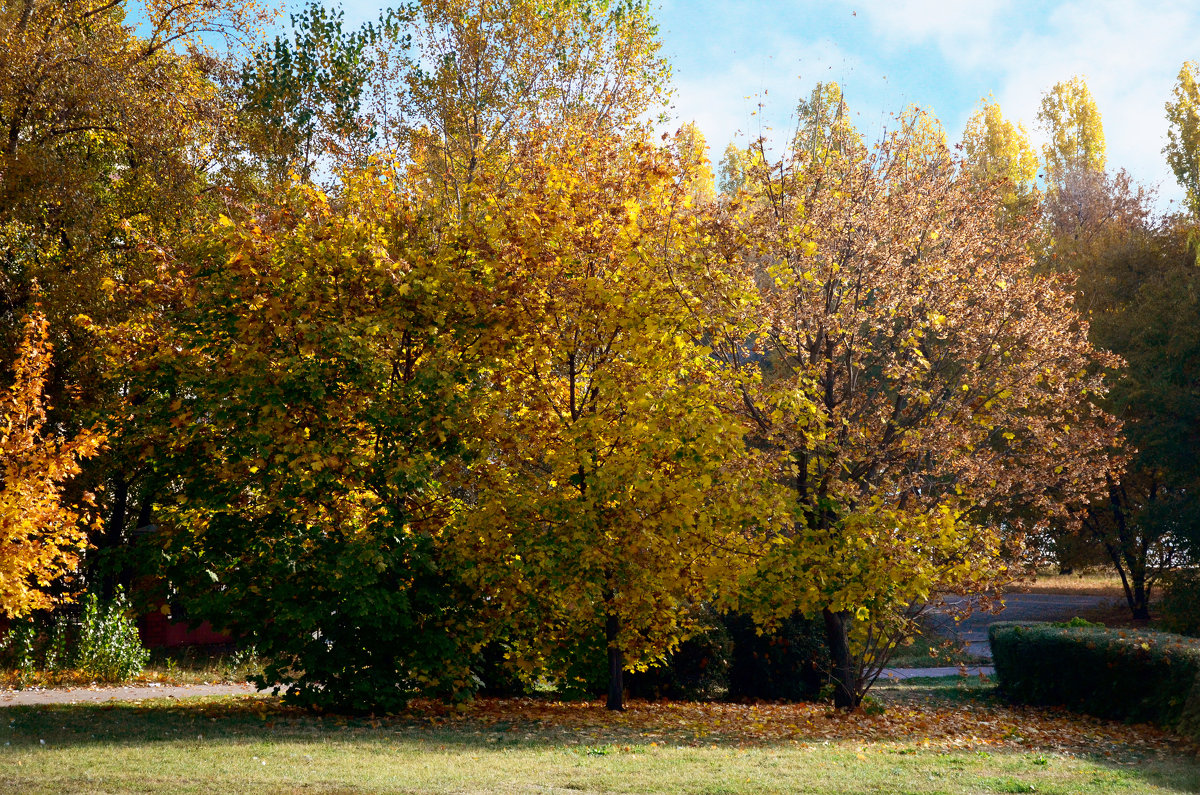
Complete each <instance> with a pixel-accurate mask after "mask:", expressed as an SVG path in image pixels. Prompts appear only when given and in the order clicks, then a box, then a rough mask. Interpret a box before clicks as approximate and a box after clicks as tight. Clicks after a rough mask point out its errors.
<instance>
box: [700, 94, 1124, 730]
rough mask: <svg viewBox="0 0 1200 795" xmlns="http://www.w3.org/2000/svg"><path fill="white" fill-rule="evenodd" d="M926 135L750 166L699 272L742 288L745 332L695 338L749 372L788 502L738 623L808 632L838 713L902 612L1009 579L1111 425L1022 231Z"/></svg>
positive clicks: (1091, 354) (758, 426)
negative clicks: (786, 617)
mask: <svg viewBox="0 0 1200 795" xmlns="http://www.w3.org/2000/svg"><path fill="white" fill-rule="evenodd" d="M938 129H939V125H937V124H935V123H934V122H933V121H932V120H930V119H928V118H926V117H925V116H924V114H922V113H920V112H919V111H909V112H908V113H907V114H905V115H904V116H903V117H902V118H901V119H900V120H899V123H898V125H897V130H896V131H894V132H893V133H892V134H890V135H888V136H886V137H885V138H884V139H883V140H882V141H881V142H880V143H879V144H878V145H877V146H875V147H874V148H873V149H870V150H868V149H867V148H866V147H864V146H862V145H861V144H859V145H855V146H849V147H846V148H845V149H844V150H843V151H841V152H826V153H825V156H824V157H822V158H813V157H812V156H811V155H810V154H809V153H808V152H807V151H804V150H798V151H793V152H791V153H789V155H788V156H787V157H786V158H785V159H784V160H783V161H782V162H780V163H775V164H772V165H771V167H770V168H769V169H768V168H761V169H758V170H757V171H755V172H754V178H753V179H752V180H751V181H750V182H749V183H748V187H747V189H745V190H744V191H743V192H742V193H741V194H740V196H739V200H738V201H737V202H736V203H735V204H736V207H732V206H731V208H730V216H729V219H728V229H729V232H728V234H729V235H730V237H728V238H721V237H719V236H718V237H715V238H714V240H725V242H724V243H721V244H718V245H716V248H715V249H714V250H713V252H712V254H711V255H710V256H712V259H711V268H712V270H713V272H718V273H724V274H725V275H724V276H722V277H721V278H722V279H723V280H724V282H723V283H728V282H730V281H731V280H733V281H740V283H752V284H754V285H756V286H757V289H758V293H759V298H758V302H757V304H756V306H755V308H754V309H753V310H752V311H747V310H744V309H743V310H741V312H742V315H743V316H747V315H748V316H751V317H752V318H753V319H754V321H755V323H756V331H755V333H754V334H753V335H752V336H745V335H744V332H743V331H742V329H741V327H740V325H735V326H733V327H732V328H733V329H735V332H734V333H722V331H721V329H720V327H718V328H716V329H714V330H713V331H711V332H710V333H711V334H712V335H713V337H714V343H713V347H714V351H715V352H716V353H717V354H718V355H719V356H721V357H722V358H723V360H724V361H726V362H727V363H729V365H730V366H731V367H733V368H735V369H737V370H740V371H743V372H744V371H746V370H747V369H749V370H753V369H756V368H761V369H763V370H764V373H763V377H762V380H761V385H760V386H756V385H755V382H754V381H753V379H751V378H746V379H745V380H743V382H742V384H743V386H742V388H741V403H742V407H743V410H744V412H745V414H746V416H747V417H748V418H749V419H750V420H751V421H752V422H753V424H754V427H755V434H756V436H757V437H758V438H759V439H760V440H761V442H760V443H761V444H763V445H764V446H765V447H767V448H768V449H770V450H772V451H773V452H774V454H775V456H776V461H777V465H778V473H779V478H780V482H782V483H783V484H786V486H787V488H788V489H789V492H790V494H791V497H790V501H791V504H792V505H793V506H794V522H793V524H792V525H791V526H790V527H789V528H787V529H786V530H784V531H783V532H781V533H779V534H778V535H777V536H775V537H773V538H771V542H772V543H771V545H770V547H769V552H768V553H767V554H766V555H765V556H764V558H763V559H762V561H761V564H760V566H759V569H758V573H757V574H756V576H755V579H754V580H753V581H751V582H749V583H747V588H748V590H749V592H750V593H751V594H753V595H754V596H756V597H757V599H752V601H753V602H755V603H756V604H757V607H756V611H757V612H758V613H759V614H766V615H770V613H771V611H776V615H781V614H786V613H787V612H789V611H790V610H793V609H796V608H797V607H798V608H800V609H801V610H802V611H803V612H806V613H808V614H810V615H819V616H821V617H822V618H823V620H824V622H825V626H826V631H827V632H826V634H827V639H828V645H829V649H830V652H831V655H832V657H833V661H834V670H833V672H832V679H833V682H834V685H835V688H836V690H835V700H836V703H837V704H838V705H839V706H842V707H852V706H855V705H856V704H858V703H859V701H860V699H861V698H862V695H863V693H864V692H865V690H866V688H868V687H869V686H870V683H871V681H872V680H873V678H874V676H875V675H877V673H878V670H879V667H878V666H879V665H881V664H882V663H881V662H880V660H881V659H886V654H887V652H888V648H889V646H890V645H891V644H893V643H895V642H896V638H897V637H898V636H899V635H900V634H902V632H903V631H904V630H906V629H908V628H907V627H906V626H905V621H906V618H907V617H908V614H906V610H907V608H908V606H910V605H912V604H913V603H919V602H923V601H925V600H927V599H929V598H930V597H932V596H933V595H935V594H938V593H945V592H959V593H978V592H981V591H987V590H988V589H991V588H994V587H995V586H996V585H997V584H999V583H1001V582H1004V581H1006V580H1008V579H1011V578H1012V577H1013V576H1014V574H1015V572H1014V571H1012V569H1011V567H1012V566H1013V565H1014V561H1015V556H1016V555H1017V554H1018V551H1019V549H1020V547H1021V539H1022V533H1023V532H1025V531H1029V530H1032V529H1033V528H1034V527H1035V526H1036V525H1037V524H1038V523H1040V522H1043V521H1045V518H1046V517H1049V516H1054V515H1061V514H1062V513H1063V512H1064V510H1065V508H1066V506H1068V505H1071V504H1072V503H1077V502H1078V501H1079V500H1081V499H1083V498H1084V497H1086V496H1087V495H1089V494H1091V493H1092V492H1093V491H1094V490H1095V489H1097V488H1098V486H1099V483H1100V481H1101V478H1102V476H1103V456H1102V452H1103V448H1104V444H1105V443H1106V442H1107V441H1109V440H1110V439H1111V438H1112V435H1113V431H1114V425H1115V423H1114V422H1113V421H1112V420H1111V419H1110V418H1109V417H1107V416H1106V415H1104V414H1103V413H1102V412H1099V411H1098V410H1096V409H1095V408H1094V407H1093V406H1092V405H1091V403H1090V402H1089V401H1088V397H1087V396H1088V395H1089V394H1093V393H1102V392H1103V391H1104V389H1105V387H1104V385H1103V382H1102V380H1101V376H1100V375H1099V373H1098V372H1097V371H1096V367H1097V365H1098V364H1100V363H1102V362H1105V361H1107V360H1106V359H1105V358H1104V357H1103V356H1101V355H1100V354H1098V353H1097V352H1096V351H1095V350H1094V349H1093V348H1092V346H1091V345H1090V344H1089V343H1088V341H1087V339H1086V332H1085V324H1083V323H1082V322H1081V320H1080V318H1079V316H1078V314H1077V312H1076V310H1075V307H1074V303H1073V298H1072V295H1071V293H1070V291H1069V290H1068V289H1067V285H1066V283H1065V282H1064V281H1063V280H1061V279H1059V278H1058V277H1055V276H1046V275H1038V274H1035V273H1034V271H1033V264H1034V263H1033V261H1032V259H1031V255H1030V253H1029V248H1028V246H1027V241H1028V239H1029V237H1030V235H1032V234H1033V233H1034V230H1033V229H1032V227H1031V226H1030V221H1028V220H1026V221H1025V222H1023V223H1022V222H1019V221H1014V222H1012V223H1003V222H1002V221H1001V214H1000V213H999V212H998V211H997V210H998V201H999V200H998V198H997V197H996V196H995V194H992V193H987V192H985V193H981V192H979V191H978V190H977V189H976V185H975V182H974V177H973V176H972V175H971V174H970V173H969V172H968V171H967V170H965V169H964V168H963V167H962V165H961V164H960V163H958V162H956V161H955V159H954V158H953V157H952V156H951V154H950V153H949V151H948V150H947V149H946V147H945V144H944V141H939V137H938V135H937V134H936V133H937V131H938ZM739 239H742V240H748V241H751V242H749V243H748V244H745V245H741V246H739V245H738V244H737V240H739ZM738 274H740V277H739V276H738ZM720 286H721V285H720V284H717V285H715V287H714V290H713V292H714V293H719V290H718V289H716V288H718V287H720ZM711 300H717V303H718V304H719V303H722V302H721V301H719V299H711ZM725 315H726V316H727V315H728V310H726V312H725ZM997 517H1003V519H1002V521H997V520H996V519H997Z"/></svg>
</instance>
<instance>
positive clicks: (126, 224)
mask: <svg viewBox="0 0 1200 795" xmlns="http://www.w3.org/2000/svg"><path fill="white" fill-rule="evenodd" d="M135 13H136V14H138V17H139V19H141V20H142V24H141V25H140V26H138V27H137V28H136V32H135V27H134V26H133V25H132V24H131V22H132V20H133V15H134V14H135ZM272 16H273V12H270V11H269V10H267V9H264V8H263V7H261V6H260V5H259V4H258V3H256V2H253V0H228V1H226V0H220V1H219V2H193V1H192V0H187V1H185V2H169V3H167V2H160V1H159V0H150V1H149V2H146V3H141V4H136V5H134V4H131V3H128V2H108V1H107V0H70V1H69V2H61V1H60V0H17V2H7V3H3V4H0V32H2V33H0V35H2V37H3V40H4V46H3V47H2V48H0V338H3V344H4V345H5V346H6V347H13V346H15V345H16V338H17V337H18V336H19V335H20V333H21V331H20V328H21V321H20V318H21V317H22V316H23V315H24V314H26V313H28V312H29V311H31V309H32V303H33V301H34V300H35V299H34V298H33V285H34V284H35V282H36V284H37V285H38V289H39V295H38V298H37V299H36V300H37V301H38V302H39V303H40V305H41V310H42V311H43V312H44V314H45V317H46V319H47V321H48V323H49V331H48V334H49V335H50V339H51V340H52V341H53V345H54V350H55V358H54V362H53V366H52V368H51V370H50V371H49V373H48V380H47V384H46V393H47V396H48V400H49V405H50V406H52V409H51V414H50V419H51V421H52V422H53V423H54V424H56V425H59V426H60V427H62V428H65V429H68V430H71V431H78V430H81V429H83V428H86V427H90V426H91V425H92V423H93V422H96V421H103V422H104V423H105V424H106V425H107V426H108V430H109V431H110V432H111V434H110V435H111V436H112V441H111V442H110V444H109V445H108V446H107V448H106V450H105V451H104V452H103V453H102V454H101V455H99V456H96V457H94V458H93V459H91V460H90V461H89V462H88V463H87V464H86V465H85V472H84V473H83V475H82V476H81V481H82V482H86V483H87V484H89V486H90V487H93V488H96V491H97V494H98V495H99V497H100V498H101V500H102V503H103V504H102V506H101V507H102V509H103V511H104V513H105V515H106V521H105V524H104V525H103V527H102V529H100V530H98V531H96V532H94V533H93V534H92V540H93V542H94V543H95V544H96V546H97V547H99V548H100V550H103V549H104V548H110V547H119V546H121V545H122V544H123V543H124V542H125V540H127V538H128V533H129V530H130V525H131V524H133V523H134V522H135V521H137V520H138V518H139V517H142V518H145V516H146V515H147V513H148V511H149V510H150V505H151V502H152V499H153V491H154V487H153V484H152V481H153V480H154V476H153V473H152V472H151V470H150V468H149V467H147V466H146V464H145V462H144V461H140V460H139V459H138V457H137V456H136V454H133V453H131V452H130V451H129V450H128V449H127V448H126V447H125V446H124V445H123V444H122V443H121V442H119V441H118V439H119V438H120V436H119V434H118V433H117V431H118V430H119V426H120V425H121V420H120V418H122V417H124V416H126V412H125V409H127V408H128V407H127V406H125V405H124V400H125V395H126V394H127V392H126V391H125V389H124V388H125V386H127V385H124V384H120V383H117V382H115V381H113V380H112V379H111V378H110V374H111V372H112V370H111V366H112V365H113V364H114V363H115V362H117V361H118V360H120V359H121V358H122V357H123V356H124V355H125V353H124V352H123V351H122V350H121V349H120V347H119V346H117V347H113V346H110V345H108V344H107V341H106V338H105V337H104V334H103V333H104V332H105V331H106V330H107V329H110V328H112V327H113V326H114V325H116V324H119V323H120V322H122V321H124V320H126V319H127V318H129V317H130V316H131V315H132V314H137V313H140V312H143V311H145V310H146V309H147V307H146V306H145V305H143V304H139V303H137V302H129V301H124V300H122V297H121V296H122V295H123V294H119V293H118V292H116V291H114V289H113V288H115V287H120V286H123V285H130V284H137V283H139V282H141V281H143V280H146V279H151V280H152V279H154V278H155V271H154V268H153V266H152V264H149V263H150V260H149V259H148V258H145V257H143V256H142V251H141V249H142V247H143V246H150V247H152V246H153V245H159V244H162V243H163V242H165V241H167V240H168V239H169V238H170V237H171V236H172V235H173V234H175V233H176V232H177V231H178V230H180V229H181V228H184V227H186V226H187V224H188V223H189V222H190V220H191V219H192V218H194V217H195V216H196V214H197V211H198V209H199V208H200V207H201V206H203V205H204V204H205V203H207V202H210V201H211V200H212V199H213V197H214V196H215V195H216V194H215V193H213V192H210V191H209V188H210V187H211V186H210V185H209V184H208V183H207V176H208V171H209V166H210V165H212V161H213V158H214V157H215V152H214V142H215V140H216V138H217V130H219V129H220V127H221V126H222V124H223V122H224V115H223V113H222V106H221V103H220V102H219V99H218V96H217V91H216V87H215V86H214V85H213V83H212V82H211V80H210V79H209V75H210V73H211V71H212V69H213V68H214V66H215V64H216V63H217V59H216V56H215V55H214V54H213V51H212V50H211V49H210V46H209V45H212V44H216V43H217V42H220V41H222V40H224V41H225V42H226V43H227V44H230V45H232V44H234V43H236V42H238V41H241V40H244V39H245V38H247V37H249V36H252V35H253V32H254V29H255V27H256V26H257V25H259V24H260V23H261V22H263V21H264V20H266V19H269V18H271V17H272ZM146 241H157V242H156V243H154V244H148V243H147V242H146ZM68 395H71V396H72V398H71V399H68V397H67V396H68ZM102 485H103V486H107V488H105V489H104V490H103V491H100V490H99V488H98V487H100V486H102ZM145 521H147V522H148V519H146V520H145ZM143 523H144V522H143ZM93 557H94V556H93Z"/></svg>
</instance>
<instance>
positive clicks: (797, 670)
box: [725, 614, 829, 701]
mask: <svg viewBox="0 0 1200 795" xmlns="http://www.w3.org/2000/svg"><path fill="white" fill-rule="evenodd" d="M725 627H726V629H727V630H728V632H729V636H730V639H731V640H732V641H733V655H732V659H731V660H730V664H729V697H730V698H734V699H762V700H765V701H811V700H813V699H816V698H817V697H818V695H819V694H820V692H821V687H822V686H823V685H824V684H825V680H826V672H827V671H828V670H829V652H828V651H827V649H826V647H825V627H824V625H823V624H822V623H821V621H820V620H817V619H809V618H804V617H803V616H801V615H799V614H797V615H794V616H792V617H790V618H788V619H786V620H784V621H783V622H781V623H780V625H779V626H778V627H777V628H776V629H775V630H774V631H771V632H764V633H763V634H761V635H760V634H759V633H758V627H757V626H756V625H755V623H754V621H753V620H752V619H751V618H750V617H749V616H745V615H737V614H734V615H729V616H726V618H725Z"/></svg>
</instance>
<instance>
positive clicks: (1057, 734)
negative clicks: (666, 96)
mask: <svg viewBox="0 0 1200 795" xmlns="http://www.w3.org/2000/svg"><path fill="white" fill-rule="evenodd" d="M960 695H962V694H960ZM883 697H884V698H885V699H886V701H887V703H886V704H885V705H883V707H882V708H876V709H871V710H859V711H855V712H842V711H837V710H835V709H833V707H832V706H830V705H829V704H827V703H728V702H695V701H667V700H663V701H642V700H633V701H631V702H629V705H628V708H627V710H626V711H624V712H610V711H608V710H606V709H604V705H603V702H602V701H555V700H547V699H542V698H480V699H477V700H475V701H473V702H470V703H467V704H459V705H447V704H441V703H437V702H426V701H418V702H414V703H413V704H412V705H411V706H410V707H409V709H408V710H406V711H405V712H403V713H399V714H395V715H386V716H374V715H372V716H366V717H363V716H357V717H352V716H344V715H334V714H328V715H314V714H313V713H309V712H306V711H304V710H301V709H297V708H292V707H287V706H284V705H282V704H281V703H279V701H278V700H277V699H274V698H264V697H262V696H242V697H238V698H234V699H226V700H221V701H215V702H210V703H208V704H206V705H205V708H204V711H205V714H206V716H208V717H210V718H211V717H218V716H220V715H228V716H230V717H233V716H235V715H238V714H240V715H243V716H246V715H252V716H253V717H255V718H257V719H259V720H261V721H264V722H269V725H271V726H274V725H276V724H279V725H280V726H281V727H282V726H283V725H286V724H287V723H288V722H289V721H291V720H301V721H302V720H306V719H308V720H316V721H319V722H321V723H322V724H324V725H325V726H326V727H328V728H337V729H338V730H342V731H350V732H377V731H379V730H389V731H395V732H398V733H402V734H404V735H406V736H409V737H420V736H421V735H422V734H429V735H430V739H431V740H433V739H435V737H434V736H433V735H434V734H435V733H440V732H443V731H449V732H454V733H456V734H463V733H466V734H468V735H473V736H476V737H478V738H480V739H481V740H482V741H483V742H488V743H501V744H506V745H507V744H519V743H525V742H534V743H540V744H554V745H562V746H565V747H568V748H575V749H577V750H579V751H580V752H584V753H594V754H601V753H604V754H607V753H621V752H640V751H645V750H646V749H648V748H655V747H667V748H670V747H677V748H678V747H684V748H687V747H707V746H724V747H729V746H733V747H743V746H766V745H779V744H787V745H792V746H797V747H801V748H804V747H812V748H817V747H819V746H822V745H825V744H832V743H838V744H852V745H855V747H856V748H857V749H858V750H859V752H860V753H869V752H872V751H873V752H889V751H890V752H894V753H905V752H909V751H910V750H912V749H920V750H930V751H935V752H936V751H943V752H950V751H964V750H966V751H970V750H976V751H990V750H997V751H1026V752H1037V753H1044V754H1057V755H1061V756H1089V757H1100V758H1103V759H1105V760H1106V761H1109V762H1112V763H1115V764H1123V765H1132V764H1137V762H1139V761H1140V760H1143V759H1146V758H1148V757H1165V756H1168V755H1170V756H1179V755H1183V756H1188V757H1197V756H1200V746H1197V745H1196V743H1194V742H1192V741H1190V740H1188V739H1186V738H1183V737H1181V736H1179V735H1176V734H1173V733H1172V732H1169V731H1166V730H1164V729H1161V728H1159V727H1156V726H1152V725H1149V724H1123V723H1117V722H1114V721H1107V720H1101V719H1098V718H1093V717H1090V716H1087V715H1079V714H1076V713H1072V712H1069V711H1067V710H1065V709H1062V708H1054V707H1049V708H1047V707H1026V706H1012V705H1007V704H1004V703H1002V702H1000V701H999V700H998V699H996V698H995V697H994V696H993V695H992V694H991V692H990V690H988V689H983V688H980V687H977V686H976V687H973V688H971V689H970V691H969V692H968V693H966V695H965V697H963V698H959V699H954V698H945V697H943V696H942V695H940V694H939V693H938V692H937V690H936V689H931V690H928V691H923V690H922V689H921V688H919V687H918V688H904V689H899V690H898V691H893V692H887V691H886V689H885V690H884V692H883ZM169 708H170V709H173V710H174V709H180V710H186V709H189V708H190V709H195V708H196V707H195V705H191V706H189V705H187V704H183V703H181V704H178V705H173V706H171V707H169Z"/></svg>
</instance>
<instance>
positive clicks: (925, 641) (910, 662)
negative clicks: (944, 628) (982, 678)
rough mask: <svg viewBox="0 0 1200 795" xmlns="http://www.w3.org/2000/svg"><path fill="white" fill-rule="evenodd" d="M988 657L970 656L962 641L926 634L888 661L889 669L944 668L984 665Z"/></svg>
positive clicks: (917, 637)
mask: <svg viewBox="0 0 1200 795" xmlns="http://www.w3.org/2000/svg"><path fill="white" fill-rule="evenodd" d="M988 662H990V659H989V658H987V657H979V656H977V655H974V654H968V653H967V651H966V644H965V643H963V642H962V641H956V640H951V639H949V638H943V637H940V636H938V635H935V634H932V633H930V632H928V631H927V632H926V634H923V635H917V636H916V637H915V638H913V642H912V643H911V644H910V645H908V646H901V647H899V648H898V649H896V651H895V653H894V654H892V658H891V659H890V660H889V661H888V667H889V668H942V667H945V666H949V665H983V664H985V663H988Z"/></svg>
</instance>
